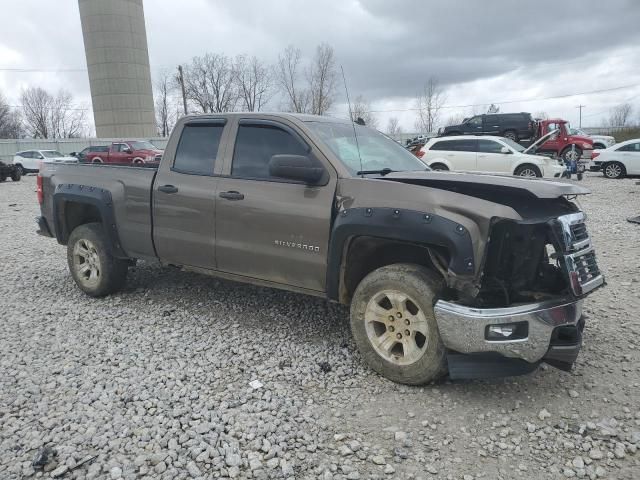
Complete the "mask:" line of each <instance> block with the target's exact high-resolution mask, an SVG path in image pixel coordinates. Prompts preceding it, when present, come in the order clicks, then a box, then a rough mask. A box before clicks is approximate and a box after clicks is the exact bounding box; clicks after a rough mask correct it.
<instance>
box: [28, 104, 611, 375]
mask: <svg viewBox="0 0 640 480" xmlns="http://www.w3.org/2000/svg"><path fill="white" fill-rule="evenodd" d="M586 193H588V190H586V189H584V188H583V187H579V186H576V185H571V184H564V183H558V182H550V181H544V180H531V179H524V178H515V177H500V176H491V175H470V174H464V173H451V172H432V171H429V169H428V168H426V167H425V165H424V164H423V163H421V162H420V160H418V159H417V158H416V157H414V156H413V155H411V153H409V152H407V151H406V150H405V149H404V148H402V147H401V146H400V145H398V144H397V143H396V142H394V141H393V140H391V139H389V138H388V137H386V136H384V135H382V134H380V133H379V132H377V131H375V130H372V129H369V128H366V127H363V126H360V125H353V124H351V123H349V122H345V121H341V120H336V119H332V118H326V117H316V116H306V115H293V114H256V113H253V114H245V113H231V114H220V115H203V116H188V117H185V118H182V119H181V120H180V121H179V122H178V125H177V126H176V128H175V129H174V131H173V133H172V135H171V138H170V139H169V142H168V145H167V148H166V150H165V153H164V156H163V157H162V160H161V162H160V165H159V167H158V168H157V170H156V169H149V168H138V167H125V166H109V165H90V164H88V165H82V164H78V165H54V164H50V165H45V166H43V169H42V171H41V172H40V174H39V177H38V198H39V201H40V205H41V211H42V216H41V217H39V218H38V225H39V233H41V234H43V235H47V236H52V237H55V238H56V239H57V241H58V242H59V243H60V244H62V245H66V246H67V259H68V263H69V270H70V272H71V275H72V277H73V279H74V280H75V282H76V283H77V285H78V287H79V288H80V289H82V290H83V291H84V292H86V293H87V294H89V295H91V296H103V295H108V294H111V293H113V292H116V291H117V290H118V289H119V288H121V287H122V286H123V285H124V283H125V277H126V274H127V268H128V266H130V265H131V264H132V263H133V262H135V261H136V260H137V259H142V260H146V261H150V260H153V261H160V262H161V263H162V264H165V265H174V266H178V267H180V268H182V269H185V270H191V271H196V272H200V273H203V274H207V275H216V276H220V277H224V278H228V279H231V280H235V281H239V282H245V283H252V284H259V285H266V286H270V287H276V288H283V289H287V290H293V291H297V292H302V293H305V294H309V295H316V296H320V297H324V298H327V299H328V300H330V301H333V302H339V303H342V304H345V305H350V306H351V314H350V318H351V327H352V332H353V336H354V339H355V343H356V345H357V347H358V348H359V350H360V352H361V354H362V356H363V357H364V359H365V360H366V362H367V363H368V364H369V365H370V366H371V367H372V368H373V369H375V370H376V371H378V372H379V373H381V374H382V375H384V376H385V377H387V378H389V379H391V380H394V381H396V382H401V383H406V384H422V383H425V382H429V381H432V380H434V379H436V378H438V377H439V376H441V375H444V374H445V373H446V372H447V371H448V372H449V375H450V376H451V377H452V378H474V377H488V376H500V375H516V374H521V373H526V372H530V371H532V370H534V369H535V368H536V367H537V366H538V365H539V364H540V363H541V362H546V363H548V364H551V365H554V366H556V367H558V368H562V369H569V368H571V365H572V364H573V362H574V361H575V359H576V357H577V355H578V351H579V349H580V346H581V339H582V330H583V327H584V318H583V316H582V303H583V298H584V297H585V295H587V294H588V293H590V292H591V291H593V290H594V289H595V288H597V287H599V286H601V285H603V284H604V279H603V276H602V275H601V273H600V271H599V270H598V266H597V264H596V257H595V253H594V250H593V247H592V245H591V240H590V238H589V235H588V233H587V230H586V227H585V216H584V214H583V213H582V212H581V211H580V210H579V209H578V207H577V205H576V204H575V203H573V202H572V199H573V198H575V197H576V196H577V195H581V194H586Z"/></svg>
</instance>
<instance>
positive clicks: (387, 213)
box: [326, 207, 476, 301]
mask: <svg viewBox="0 0 640 480" xmlns="http://www.w3.org/2000/svg"><path fill="white" fill-rule="evenodd" d="M358 236H370V237H376V238H381V239H388V240H394V241H404V242H411V243H416V244H423V245H433V246H441V247H444V248H446V249H447V250H448V252H449V254H450V262H449V266H448V268H449V272H451V273H453V274H455V275H459V276H467V277H469V276H473V275H474V272H475V265H476V262H475V260H474V253H473V242H472V240H471V234H470V233H469V231H468V230H467V229H466V228H465V227H464V226H463V225H460V224H458V223H456V222H454V221H452V220H449V219H448V218H445V217H442V216H439V215H436V214H433V213H428V212H418V211H415V210H404V209H399V208H364V207H363V208H350V209H345V210H342V211H340V212H339V213H338V215H337V217H336V219H335V221H334V223H333V227H332V231H331V238H330V240H329V252H328V261H327V279H326V283H327V296H328V297H329V298H330V299H331V300H336V301H337V300H338V299H339V297H340V294H339V291H340V282H341V266H342V262H343V255H344V253H345V247H346V245H347V243H348V241H349V240H350V239H351V238H354V237H358Z"/></svg>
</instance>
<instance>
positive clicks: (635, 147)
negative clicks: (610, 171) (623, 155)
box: [618, 143, 640, 152]
mask: <svg viewBox="0 0 640 480" xmlns="http://www.w3.org/2000/svg"><path fill="white" fill-rule="evenodd" d="M618 151H619V152H640V143H630V144H628V145H625V146H624V147H620V148H619V149H618Z"/></svg>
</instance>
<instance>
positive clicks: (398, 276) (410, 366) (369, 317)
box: [351, 264, 447, 385]
mask: <svg viewBox="0 0 640 480" xmlns="http://www.w3.org/2000/svg"><path fill="white" fill-rule="evenodd" d="M442 287H443V282H442V280H441V279H440V277H439V276H438V275H437V274H435V273H433V272H432V271H430V270H428V269H427V268H425V267H422V266H420V265H413V264H394V265H388V266H385V267H381V268H378V269H377V270H374V271H373V272H371V273H370V274H369V275H367V276H366V277H365V278H364V279H363V280H362V281H361V282H360V284H359V285H358V287H357V288H356V291H355V293H354V295H353V299H352V301H351V332H352V334H353V338H354V340H355V342H356V345H357V347H358V350H359V351H360V354H361V355H362V357H363V359H364V360H365V361H366V363H367V364H368V365H369V366H370V367H371V368H372V369H373V370H375V371H376V372H378V373H379V374H380V375H382V376H383V377H385V378H388V379H389V380H392V381H394V382H397V383H402V384H406V385H422V384H425V383H428V382H431V381H434V380H437V379H438V378H440V377H442V376H443V375H444V374H446V372H447V363H446V351H445V347H444V344H443V343H442V339H441V338H440V333H439V332H438V326H437V324H436V319H435V315H434V312H433V306H434V304H435V302H436V300H437V299H438V296H439V294H440V292H441V290H442ZM387 295H388V296H391V297H393V302H394V303H392V302H391V300H390V299H389V297H387ZM382 297H385V298H386V300H385V299H383V298H382ZM403 297H404V298H406V300H405V301H404V305H403V306H401V307H400V308H396V307H398V306H399V305H402V298H403ZM387 300H388V301H389V303H386V301H387ZM385 303H386V305H385ZM376 306H377V307H379V308H380V309H382V310H380V311H379V310H378V308H376ZM387 306H391V308H389V309H388V308H386V307H387ZM403 309H404V310H403ZM374 312H380V314H379V315H375V314H374ZM392 316H393V317H394V319H393V320H389V319H390V318H391V317H392ZM385 318H387V320H389V321H388V322H386V324H384V322H383V320H384V319H385ZM381 320H382V321H381ZM405 322H407V323H405ZM393 325H396V330H394V329H393ZM398 329H399V330H398ZM407 332H409V334H407ZM378 333H380V335H379V336H378ZM394 335H395V336H397V335H400V336H402V337H403V339H401V340H397V339H396V340H393V338H395V337H394ZM385 337H386V338H389V340H388V341H385ZM391 341H393V342H396V343H395V345H393V346H392V347H391V346H389V345H387V343H388V342H391ZM374 342H376V344H378V346H375V345H374ZM378 342H380V343H383V342H384V343H385V346H389V349H388V350H389V353H388V355H384V356H383V354H381V353H379V352H380V351H384V349H381V347H380V343H378ZM412 342H413V343H412ZM421 343H422V345H421ZM398 345H400V347H398ZM420 345H421V346H420ZM414 347H417V350H415V349H414ZM400 351H402V353H399V352H400ZM404 352H407V356H406V357H405V355H404ZM411 352H414V353H411Z"/></svg>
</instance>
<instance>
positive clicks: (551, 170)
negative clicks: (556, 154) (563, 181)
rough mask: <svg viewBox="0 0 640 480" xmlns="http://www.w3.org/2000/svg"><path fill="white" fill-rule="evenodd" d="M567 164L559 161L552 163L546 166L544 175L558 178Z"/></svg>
mask: <svg viewBox="0 0 640 480" xmlns="http://www.w3.org/2000/svg"><path fill="white" fill-rule="evenodd" d="M565 169H566V168H565V166H564V165H560V164H559V163H550V164H547V165H545V166H544V175H543V176H544V177H546V178H558V177H559V176H560V175H562V173H563V172H564V171H565Z"/></svg>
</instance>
